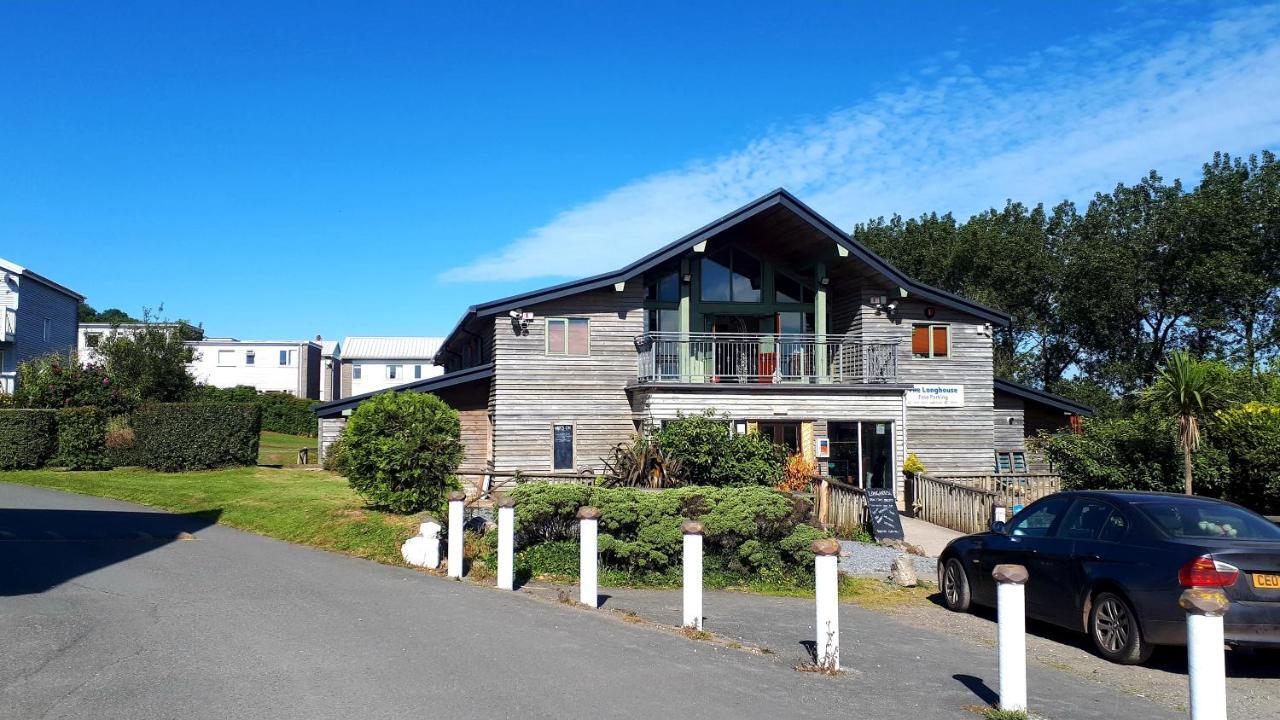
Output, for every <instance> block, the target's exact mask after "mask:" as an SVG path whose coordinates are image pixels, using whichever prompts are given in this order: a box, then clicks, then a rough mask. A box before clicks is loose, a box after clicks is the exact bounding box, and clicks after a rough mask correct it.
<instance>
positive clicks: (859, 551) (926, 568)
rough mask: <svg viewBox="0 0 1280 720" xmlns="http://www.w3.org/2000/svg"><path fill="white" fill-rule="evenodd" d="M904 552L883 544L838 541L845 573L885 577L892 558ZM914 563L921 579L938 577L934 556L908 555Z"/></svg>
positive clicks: (930, 579)
mask: <svg viewBox="0 0 1280 720" xmlns="http://www.w3.org/2000/svg"><path fill="white" fill-rule="evenodd" d="M902 554H904V553H903V552H902V551H901V550H895V549H893V548H891V547H885V546H883V545H875V544H872V543H860V542H854V541H852V540H841V541H840V562H839V566H838V567H839V568H840V572H842V573H845V574H846V575H862V576H869V577H881V578H882V577H885V576H887V575H888V574H889V568H890V567H891V566H892V565H893V559H894V558H896V557H898V556H899V555H902ZM908 557H910V558H911V560H912V561H913V562H914V563H915V566H916V574H917V575H919V576H920V579H921V580H928V581H931V582H932V581H933V580H934V578H936V577H938V561H937V559H936V558H931V557H923V556H920V555H909V556H908Z"/></svg>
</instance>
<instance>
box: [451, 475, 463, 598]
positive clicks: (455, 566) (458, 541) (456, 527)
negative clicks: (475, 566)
mask: <svg viewBox="0 0 1280 720" xmlns="http://www.w3.org/2000/svg"><path fill="white" fill-rule="evenodd" d="M466 499H467V494H466V493H464V492H462V491H461V490H454V491H453V492H451V493H449V577H451V578H461V577H462V502H463V501H464V500H466Z"/></svg>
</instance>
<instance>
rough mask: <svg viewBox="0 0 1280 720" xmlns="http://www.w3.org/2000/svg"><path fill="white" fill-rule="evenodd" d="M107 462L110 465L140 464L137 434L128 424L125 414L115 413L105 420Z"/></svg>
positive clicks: (140, 456)
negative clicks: (114, 415)
mask: <svg viewBox="0 0 1280 720" xmlns="http://www.w3.org/2000/svg"><path fill="white" fill-rule="evenodd" d="M106 445H107V462H108V463H110V464H111V467H128V466H131V465H141V464H142V453H141V448H139V447H138V443H137V434H136V433H134V431H133V426H132V425H130V424H129V417H128V416H127V415H117V416H116V417H113V418H111V419H110V420H108V421H107V440H106Z"/></svg>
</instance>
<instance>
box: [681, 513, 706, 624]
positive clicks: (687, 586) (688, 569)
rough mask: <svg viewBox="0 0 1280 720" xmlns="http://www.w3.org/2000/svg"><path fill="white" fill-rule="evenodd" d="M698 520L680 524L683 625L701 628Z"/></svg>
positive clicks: (700, 564)
mask: <svg viewBox="0 0 1280 720" xmlns="http://www.w3.org/2000/svg"><path fill="white" fill-rule="evenodd" d="M703 529H704V528H703V525H702V523H700V522H697V521H694V520H690V521H688V522H686V523H684V524H683V525H681V526H680V530H681V531H682V532H683V533H684V618H683V620H682V622H681V623H680V624H681V625H682V626H684V627H695V628H697V629H698V630H701V629H702V531H703Z"/></svg>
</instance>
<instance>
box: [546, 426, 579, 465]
mask: <svg viewBox="0 0 1280 720" xmlns="http://www.w3.org/2000/svg"><path fill="white" fill-rule="evenodd" d="M551 441H552V450H551V460H552V462H551V469H552V470H573V469H574V468H573V426H572V425H556V426H554V427H553V428H552V431H551Z"/></svg>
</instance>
